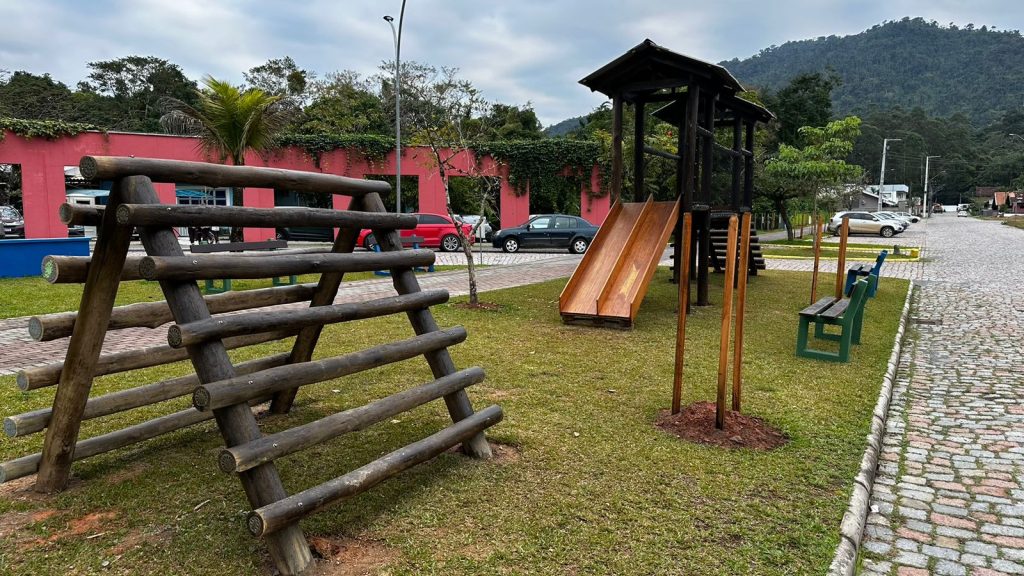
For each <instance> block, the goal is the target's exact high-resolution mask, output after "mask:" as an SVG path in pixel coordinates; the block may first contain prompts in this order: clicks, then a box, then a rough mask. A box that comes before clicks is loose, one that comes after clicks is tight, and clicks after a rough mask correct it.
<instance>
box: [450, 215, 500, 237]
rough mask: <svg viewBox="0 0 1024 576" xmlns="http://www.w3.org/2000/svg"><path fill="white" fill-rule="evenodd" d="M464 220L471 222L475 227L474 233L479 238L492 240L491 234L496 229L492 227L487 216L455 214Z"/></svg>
mask: <svg viewBox="0 0 1024 576" xmlns="http://www.w3.org/2000/svg"><path fill="white" fill-rule="evenodd" d="M455 217H456V218H458V219H459V220H461V221H462V222H464V223H466V224H469V225H470V226H472V227H473V235H474V236H476V237H477V238H481V239H483V240H484V241H486V242H490V241H491V236H493V235H494V229H493V228H491V223H490V222H488V221H487V217H486V216H479V215H477V214H466V215H464V216H458V215H456V216H455Z"/></svg>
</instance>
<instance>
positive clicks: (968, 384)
mask: <svg viewBox="0 0 1024 576" xmlns="http://www.w3.org/2000/svg"><path fill="white" fill-rule="evenodd" d="M918 226H920V225H918ZM927 229H928V233H927V247H926V248H925V256H927V257H928V258H929V260H930V261H929V262H927V263H925V264H924V265H923V276H922V279H921V280H920V281H919V282H918V285H919V287H920V288H919V290H918V292H917V294H916V295H915V299H914V302H913V307H912V309H911V321H910V324H909V328H910V330H909V331H908V339H907V341H906V342H905V345H904V348H903V352H902V356H901V359H900V369H899V371H898V372H897V381H896V383H895V387H894V393H893V400H892V403H891V405H890V413H889V420H888V427H887V430H886V436H885V440H884V444H883V452H882V458H881V462H880V465H879V471H878V476H877V479H876V480H875V487H874V491H873V494H872V497H871V511H870V514H869V516H868V524H867V529H866V532H865V538H864V542H863V545H862V557H863V558H862V568H861V572H860V573H861V574H862V575H881V574H885V575H893V574H896V575H899V576H917V575H926V574H939V575H953V574H958V575H973V576H993V575H1002V574H1024V486H1022V484H1021V482H1022V478H1024V402H1022V401H1024V371H1022V370H1021V358H1022V352H1024V322H1022V320H1024V302H1022V301H1021V299H1020V284H1021V281H1022V279H1024V250H1021V247H1022V246H1024V232H1022V231H1020V230H1016V229H1013V228H1009V227H1006V226H1001V225H999V223H998V222H986V221H981V220H976V219H973V218H971V219H964V218H960V219H957V218H956V217H955V216H951V215H941V216H936V217H933V218H932V219H931V221H930V222H929V223H928V224H927Z"/></svg>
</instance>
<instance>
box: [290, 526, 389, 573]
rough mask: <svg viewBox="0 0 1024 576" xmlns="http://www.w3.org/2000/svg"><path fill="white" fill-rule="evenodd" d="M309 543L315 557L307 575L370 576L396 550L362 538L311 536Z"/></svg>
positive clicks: (378, 569) (387, 560) (380, 569)
mask: <svg viewBox="0 0 1024 576" xmlns="http://www.w3.org/2000/svg"><path fill="white" fill-rule="evenodd" d="M309 545H310V547H311V548H312V549H313V555H314V557H315V558H316V560H315V561H314V563H313V566H312V567H311V568H310V570H309V575H310V576H374V575H376V574H380V573H381V571H382V569H383V568H384V567H385V566H387V565H388V564H390V563H391V562H393V561H394V560H395V559H396V558H398V551H397V550H393V549H391V548H388V547H387V546H385V545H384V544H382V543H380V542H375V541H373V540H364V539H362V538H345V537H338V538H324V537H320V536H312V537H310V538H309Z"/></svg>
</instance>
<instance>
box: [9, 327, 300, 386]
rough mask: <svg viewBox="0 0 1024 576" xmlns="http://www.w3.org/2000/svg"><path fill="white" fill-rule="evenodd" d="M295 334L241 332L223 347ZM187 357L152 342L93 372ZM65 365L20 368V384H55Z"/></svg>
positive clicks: (103, 360) (106, 359) (108, 359)
mask: <svg viewBox="0 0 1024 576" xmlns="http://www.w3.org/2000/svg"><path fill="white" fill-rule="evenodd" d="M294 335H295V332H294V331H293V332H288V331H281V332H269V333H266V334H252V335H249V336H238V337H236V338H228V339H227V340H225V341H224V347H225V348H227V349H228V350H232V349H234V348H242V347H245V346H255V345H256V344H263V343H265V342H272V341H274V340H281V339H283V338H290V337H292V336H294ZM188 357H189V356H188V350H186V349H184V348H171V347H170V346H151V347H149V348H139V349H137V350H127V351H125V352H115V353H114V354H106V355H104V356H100V359H99V362H97V363H96V373H95V374H93V377H96V376H103V375H106V374H115V373H118V372H127V371H129V370H138V369H139V368H149V367H151V366H159V365H161V364H170V363H171V362H180V361H181V360H188ZM63 369H64V363H63V362H55V363H53V364H47V365H46V366H37V367H35V368H26V369H24V370H21V371H20V372H18V376H17V380H18V388H20V389H22V390H24V391H28V390H37V389H39V388H46V387H47V386H54V385H56V384H57V382H58V381H60V372H61V370H63Z"/></svg>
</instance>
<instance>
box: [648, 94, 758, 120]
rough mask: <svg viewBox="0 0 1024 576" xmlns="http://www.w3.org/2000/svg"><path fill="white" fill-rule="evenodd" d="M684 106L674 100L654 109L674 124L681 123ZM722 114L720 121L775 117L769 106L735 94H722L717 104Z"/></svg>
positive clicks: (659, 117) (663, 118)
mask: <svg viewBox="0 0 1024 576" xmlns="http://www.w3.org/2000/svg"><path fill="white" fill-rule="evenodd" d="M681 106H683V103H682V102H681V101H676V102H672V103H670V104H668V105H666V106H662V107H661V108H659V109H657V110H655V111H654V117H655V118H657V119H659V120H662V121H665V122H668V123H669V124H672V125H677V124H679V112H680V110H679V108H680V107H681ZM717 108H718V110H719V112H720V114H719V118H718V121H720V122H729V121H731V120H733V119H735V118H736V116H739V117H740V118H750V119H753V120H757V121H758V122H768V121H770V120H772V119H773V118H775V115H774V114H772V113H771V112H769V111H768V109H767V108H765V107H764V106H761V105H760V104H756V103H754V102H751V101H750V100H744V99H743V98H740V97H739V96H736V95H735V94H722V95H720V96H719V98H718V106H717Z"/></svg>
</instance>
